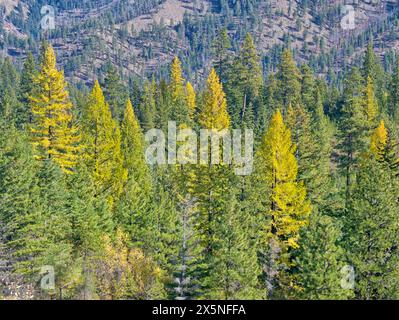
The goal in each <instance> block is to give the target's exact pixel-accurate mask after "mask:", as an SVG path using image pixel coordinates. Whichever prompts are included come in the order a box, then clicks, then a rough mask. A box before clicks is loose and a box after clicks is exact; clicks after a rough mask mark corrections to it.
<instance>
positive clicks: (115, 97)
mask: <svg viewBox="0 0 399 320" xmlns="http://www.w3.org/2000/svg"><path fill="white" fill-rule="evenodd" d="M102 87H103V90H104V96H105V99H106V100H107V102H108V104H109V107H110V109H111V112H112V116H113V117H114V118H116V119H118V120H122V118H123V112H124V110H125V104H126V100H127V99H128V98H129V92H128V90H127V88H126V86H125V85H124V84H123V82H122V80H121V77H120V75H119V73H118V70H117V69H116V68H115V67H114V66H113V65H112V64H109V65H108V68H107V71H106V73H105V78H104V84H103V86H102Z"/></svg>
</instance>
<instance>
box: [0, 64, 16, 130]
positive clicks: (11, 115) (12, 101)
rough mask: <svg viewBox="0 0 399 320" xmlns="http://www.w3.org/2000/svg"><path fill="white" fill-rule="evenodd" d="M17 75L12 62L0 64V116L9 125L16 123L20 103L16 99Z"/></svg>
mask: <svg viewBox="0 0 399 320" xmlns="http://www.w3.org/2000/svg"><path fill="white" fill-rule="evenodd" d="M18 86H19V74H18V73H17V71H16V69H15V67H14V65H13V64H12V61H11V60H10V59H5V60H4V61H3V62H2V63H1V62H0V114H1V115H2V117H3V118H5V119H6V120H7V121H8V122H9V123H14V124H15V123H16V121H17V115H18V111H19V110H20V109H21V103H20V102H19V100H18V98H17V90H18Z"/></svg>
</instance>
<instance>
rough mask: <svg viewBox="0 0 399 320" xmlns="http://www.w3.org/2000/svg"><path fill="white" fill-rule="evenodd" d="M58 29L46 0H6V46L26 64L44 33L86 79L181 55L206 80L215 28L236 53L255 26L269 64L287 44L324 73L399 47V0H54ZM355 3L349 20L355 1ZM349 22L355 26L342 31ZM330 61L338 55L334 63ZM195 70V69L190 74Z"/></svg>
mask: <svg viewBox="0 0 399 320" xmlns="http://www.w3.org/2000/svg"><path fill="white" fill-rule="evenodd" d="M48 3H49V4H50V5H52V6H53V8H54V9H55V12H54V21H55V29H54V30H49V31H44V30H43V29H42V28H41V23H40V22H41V20H42V19H43V18H44V16H45V15H43V14H42V13H43V12H42V13H41V12H40V10H41V8H42V7H43V5H45V4H47V2H46V1H43V0H0V6H1V9H0V13H1V16H0V50H1V54H2V55H8V56H12V57H13V58H14V59H16V61H19V60H21V59H20V58H23V57H24V55H25V52H26V50H28V49H29V50H33V51H35V52H37V43H38V42H37V41H33V40H38V39H43V38H45V39H48V40H49V41H50V42H51V43H53V45H54V47H55V48H56V50H57V51H58V52H57V53H58V55H59V57H61V58H60V63H61V64H62V65H63V66H64V68H65V70H66V73H67V75H68V76H69V77H70V78H75V79H76V80H83V81H85V82H87V81H90V80H91V79H92V78H93V75H94V74H96V73H97V72H98V70H99V69H101V68H102V67H104V65H105V64H106V63H107V62H112V63H113V64H115V65H118V66H120V69H121V70H122V72H123V73H124V74H125V75H131V74H140V75H142V74H150V73H154V72H155V73H162V72H163V69H164V68H163V66H164V65H166V64H167V63H169V62H170V60H171V59H172V57H173V56H174V55H179V56H180V57H181V58H182V60H183V63H184V66H185V68H186V70H189V71H197V73H195V72H193V73H194V74H196V76H197V77H201V74H202V72H203V70H204V67H207V63H208V64H209V58H210V57H211V44H212V41H213V39H214V37H215V36H216V34H217V30H218V29H220V28H222V27H227V28H228V31H229V35H230V37H231V39H232V43H233V50H236V49H237V48H238V46H239V44H240V41H241V40H242V38H243V36H244V35H245V33H246V32H251V33H252V34H253V35H254V37H255V39H256V42H257V46H258V49H259V50H260V52H261V53H262V55H263V59H264V66H265V69H266V70H267V69H268V68H273V66H274V65H275V63H276V57H277V55H278V52H279V50H280V49H281V47H282V46H284V45H285V44H287V43H290V45H291V47H292V48H294V49H295V51H296V54H297V59H299V60H301V61H308V62H310V64H311V65H312V66H313V67H314V68H315V69H318V71H319V72H320V73H323V72H327V70H329V69H330V70H335V71H337V70H339V69H340V68H342V67H343V66H344V65H345V64H347V63H352V62H356V60H357V59H356V58H357V55H358V54H360V53H361V52H362V50H363V48H364V47H365V45H366V44H367V42H368V41H369V39H370V38H373V39H374V42H375V45H376V47H377V52H378V53H379V54H380V55H381V56H383V57H386V56H387V57H388V58H387V59H388V60H389V56H390V55H391V54H392V53H391V52H392V49H395V48H396V49H397V48H398V47H399V36H398V34H399V32H398V31H399V25H398V16H399V14H398V11H399V10H398V6H399V1H398V0H354V1H344V0H278V1H277V0H88V1H77V0H67V1H54V0H53V1H48ZM347 4H351V6H352V8H353V9H354V16H352V17H353V19H352V20H353V21H352V20H350V19H351V12H350V11H345V10H349V9H350V7H349V8H348V7H347V9H345V7H344V6H345V5H347ZM348 19H349V23H351V24H353V27H350V28H343V27H342V26H343V23H345V22H346V20H348ZM331 61H334V64H332V62H331ZM190 73H191V72H190Z"/></svg>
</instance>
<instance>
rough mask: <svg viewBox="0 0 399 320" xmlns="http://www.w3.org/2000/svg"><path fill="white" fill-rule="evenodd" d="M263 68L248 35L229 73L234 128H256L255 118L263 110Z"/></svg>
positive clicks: (227, 88) (227, 87) (227, 89)
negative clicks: (261, 104)
mask: <svg viewBox="0 0 399 320" xmlns="http://www.w3.org/2000/svg"><path fill="white" fill-rule="evenodd" d="M262 86H263V77H262V67H261V64H260V57H259V55H258V53H257V50H256V47H255V44H254V40H253V38H252V36H251V35H250V34H249V33H248V34H247V35H246V37H245V39H244V42H243V44H242V46H241V48H240V52H239V54H238V56H237V57H236V58H235V59H234V61H233V63H232V65H231V68H230V69H229V73H228V82H227V84H226V93H227V100H228V106H229V113H230V115H231V119H232V126H233V127H236V128H238V127H242V126H244V127H248V128H253V127H254V116H255V113H256V112H257V110H259V109H260V108H261V106H260V105H259V104H260V101H259V97H260V94H261V90H262Z"/></svg>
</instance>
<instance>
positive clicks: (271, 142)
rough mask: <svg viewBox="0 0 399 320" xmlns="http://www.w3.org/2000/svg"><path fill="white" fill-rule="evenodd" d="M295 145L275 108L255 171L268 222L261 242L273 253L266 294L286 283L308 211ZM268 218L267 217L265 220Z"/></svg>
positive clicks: (258, 155) (257, 158)
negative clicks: (291, 254) (262, 191)
mask: <svg viewBox="0 0 399 320" xmlns="http://www.w3.org/2000/svg"><path fill="white" fill-rule="evenodd" d="M295 150H296V147H295V145H294V144H293V143H292V140H291V132H290V130H289V129H288V128H287V127H286V125H285V124H284V122H283V117H282V115H281V113H280V112H279V111H277V112H276V113H275V114H274V115H273V117H272V119H271V122H270V126H269V129H268V131H267V132H266V134H265V136H264V138H263V140H262V144H261V146H260V148H259V150H258V153H257V156H256V174H257V177H258V180H259V181H261V183H262V184H264V186H265V187H264V189H265V191H266V194H265V195H264V196H265V200H264V202H265V212H264V215H266V216H269V217H270V220H269V221H270V223H266V225H265V226H263V232H264V239H267V240H266V241H263V245H264V246H267V247H268V248H267V249H264V250H263V251H264V252H267V251H268V250H270V251H273V252H274V253H275V254H274V255H273V254H270V257H271V259H273V260H274V261H271V262H269V263H270V265H272V266H273V267H272V269H269V270H268V271H267V273H268V274H267V275H266V277H267V279H266V281H267V283H268V287H269V294H271V295H275V294H277V293H276V292H275V291H279V290H277V289H278V288H283V287H284V286H286V285H287V283H286V282H287V281H290V280H287V279H284V278H285V277H286V272H285V271H286V270H288V269H289V268H290V264H291V261H290V259H291V258H290V252H291V251H292V249H296V248H298V240H299V235H300V230H301V228H302V227H303V226H305V225H306V223H307V219H308V215H309V213H310V211H311V207H310V203H309V201H308V200H307V199H306V189H305V187H304V186H303V184H302V183H298V180H297V178H298V177H297V176H298V163H297V160H296V158H295ZM266 221H268V220H266Z"/></svg>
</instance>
